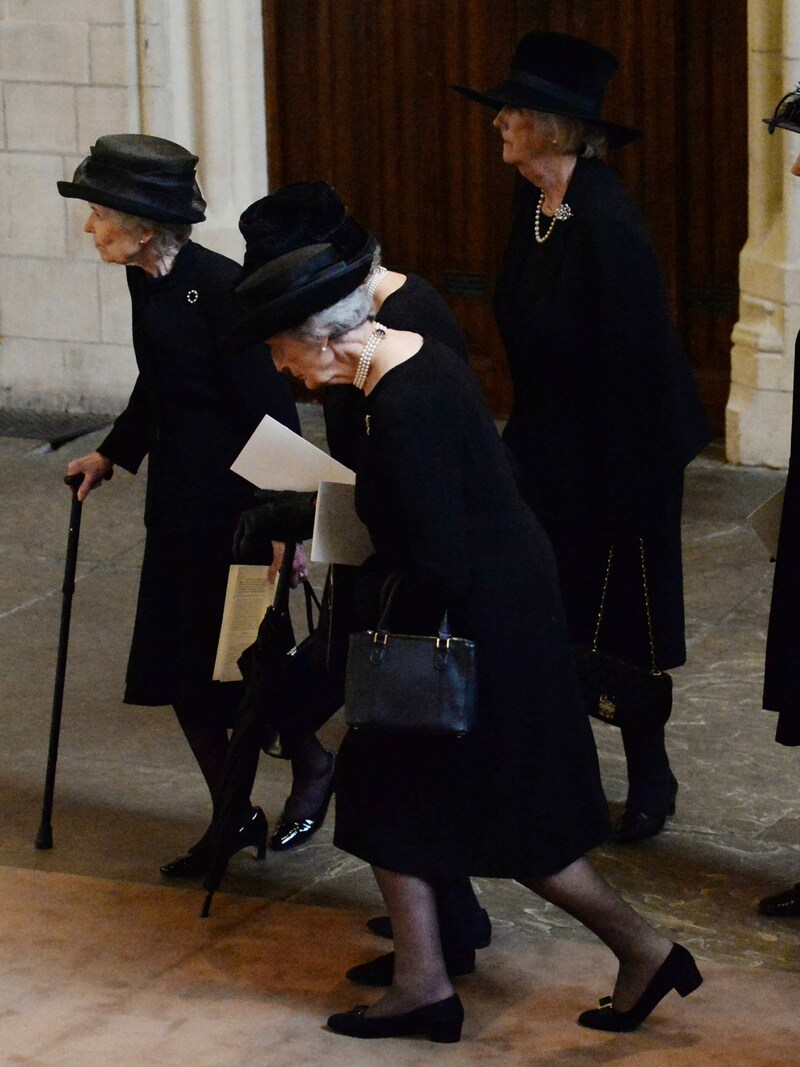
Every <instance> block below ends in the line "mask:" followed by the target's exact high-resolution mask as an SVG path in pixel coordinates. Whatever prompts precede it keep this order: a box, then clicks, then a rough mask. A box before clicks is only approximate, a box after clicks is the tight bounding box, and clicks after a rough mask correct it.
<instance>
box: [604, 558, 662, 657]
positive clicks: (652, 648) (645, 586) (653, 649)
mask: <svg viewBox="0 0 800 1067" xmlns="http://www.w3.org/2000/svg"><path fill="white" fill-rule="evenodd" d="M639 558H640V560H641V564H642V589H643V591H644V610H645V614H646V615H647V637H648V640H649V641H650V673H651V674H661V671H660V670H659V668H658V665H657V663H656V643H655V638H654V637H653V616H652V614H651V611H650V589H649V587H648V583H647V565H646V564H645V561H644V538H642V537H640V538H639ZM613 561H614V546H613V545H612V546H611V548H609V550H608V562H607V564H606V576H605V578H604V579H603V592H602V593H601V595H600V610H599V611H598V612H597V622H596V624H595V628H594V637H593V638H592V652H597V642H598V638H599V637H600V626H601V624H602V622H603V614H604V612H605V607H606V596H607V595H608V580H609V578H610V577H611V564H612V563H613Z"/></svg>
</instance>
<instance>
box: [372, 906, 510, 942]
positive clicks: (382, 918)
mask: <svg viewBox="0 0 800 1067" xmlns="http://www.w3.org/2000/svg"><path fill="white" fill-rule="evenodd" d="M367 929H368V930H370V931H371V932H372V933H373V934H377V935H378V937H385V938H386V940H387V941H391V940H392V938H393V937H394V933H393V931H392V920H391V919H390V917H389V916H388V915H376V916H375V918H374V919H367ZM473 936H474V943H473V946H472V947H473V948H476V949H477V948H486V947H487V946H488V945H490V944H491V942H492V920H491V919H490V918H489V914H488V912H487V911H486V909H485V908H481V909H480V911H479V913H478V914H477V916H476V918H475V924H474V927H473Z"/></svg>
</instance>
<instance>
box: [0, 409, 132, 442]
mask: <svg viewBox="0 0 800 1067" xmlns="http://www.w3.org/2000/svg"><path fill="white" fill-rule="evenodd" d="M113 421H114V416H113V415H96V414H86V413H82V414H80V413H78V414H76V413H72V412H69V411H30V410H27V409H25V408H0V437H24V438H30V439H31V440H35V441H48V442H49V443H50V444H51V445H52V446H53V447H55V448H57V447H58V446H59V445H63V444H66V443H67V441H72V440H74V439H75V438H76V437H81V436H82V435H83V434H85V433H91V432H92V431H93V430H99V429H101V428H102V427H103V426H109V425H110V424H111V423H112V422H113Z"/></svg>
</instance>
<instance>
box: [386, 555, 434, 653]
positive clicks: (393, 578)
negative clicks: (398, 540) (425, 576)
mask: <svg viewBox="0 0 800 1067" xmlns="http://www.w3.org/2000/svg"><path fill="white" fill-rule="evenodd" d="M402 578H403V575H402V572H401V571H392V573H391V574H390V575H389V577H388V578H387V579H386V581H385V582H384V583H383V588H382V589H381V598H380V603H381V616H380V618H379V619H378V626H377V632H378V633H379V634H381V636H383V635H384V634H388V633H389V612H390V611H391V608H392V602H393V601H394V598H395V595H396V593H397V590H398V588H399V586H400V582H401V580H402ZM451 637H452V634H451V633H450V622H449V620H448V617H447V609H446V608H445V612H444V615H443V616H442V621H441V622H440V623H439V639H440V640H442V641H447V640H449V639H450V638H451Z"/></svg>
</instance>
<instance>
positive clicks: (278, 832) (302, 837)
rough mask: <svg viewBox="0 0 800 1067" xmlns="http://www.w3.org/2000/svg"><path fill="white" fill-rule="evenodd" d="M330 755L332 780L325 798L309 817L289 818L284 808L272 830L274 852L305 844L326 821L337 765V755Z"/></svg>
mask: <svg viewBox="0 0 800 1067" xmlns="http://www.w3.org/2000/svg"><path fill="white" fill-rule="evenodd" d="M328 755H329V756H330V758H331V762H330V770H329V772H328V773H329V774H330V781H329V782H328V788H327V790H326V793H325V799H324V800H323V801H322V803H321V804H320V806H319V807H318V808H317V810H316V811H315V812H314V814H313V815H310V816H309V817H308V818H307V819H289V818H288V817H287V816H286V810H285V809H284V811H283V812H282V813H281V815H280V816H279V818H278V821H277V823H276V824H275V829H274V830H273V831H272V837H270V839H269V847H270V848H271V849H272V851H273V852H288V851H289V849H290V848H297V846H298V845H303V844H305V842H306V841H308V839H309V838H310V837H312V836H313V835H314V834H315V833H316V832H317V830H319V828H320V826H322V824H323V823H324V822H325V816H326V815H327V814H328V805H329V804H330V802H331V797H332V796H333V778H334V774H333V772H334V770H335V767H336V757H335V756H334V754H333V752H329V753H328Z"/></svg>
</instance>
